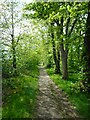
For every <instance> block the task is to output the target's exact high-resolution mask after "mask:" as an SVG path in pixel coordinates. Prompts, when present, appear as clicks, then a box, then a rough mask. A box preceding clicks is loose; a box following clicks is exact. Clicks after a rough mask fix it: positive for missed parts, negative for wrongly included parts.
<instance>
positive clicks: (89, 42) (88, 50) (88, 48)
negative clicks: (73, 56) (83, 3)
mask: <svg viewBox="0 0 90 120" xmlns="http://www.w3.org/2000/svg"><path fill="white" fill-rule="evenodd" d="M84 45H85V56H84V59H85V61H86V63H85V66H86V67H85V76H86V80H87V84H88V85H89V87H88V91H90V2H89V3H88V17H87V23H86V33H85V39H84Z"/></svg>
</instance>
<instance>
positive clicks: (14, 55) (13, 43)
mask: <svg viewBox="0 0 90 120" xmlns="http://www.w3.org/2000/svg"><path fill="white" fill-rule="evenodd" d="M13 13H14V12H13V2H12V34H11V37H12V55H13V62H12V64H13V72H14V74H16V49H15V41H14V22H13V20H14V17H13Z"/></svg>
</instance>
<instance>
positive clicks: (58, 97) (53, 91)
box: [35, 67, 78, 120]
mask: <svg viewBox="0 0 90 120" xmlns="http://www.w3.org/2000/svg"><path fill="white" fill-rule="evenodd" d="M35 117H36V118H38V119H39V118H42V119H44V118H45V120H47V119H51V118H53V119H56V118H58V119H61V118H68V120H69V119H70V118H73V119H77V118H78V115H77V113H76V110H75V108H74V106H72V105H71V103H70V102H69V101H68V99H67V97H66V96H65V94H64V93H63V92H62V90H60V89H59V88H58V87H57V86H56V85H55V83H54V82H53V81H52V80H51V79H50V77H49V76H48V74H47V73H46V70H45V69H44V68H43V67H40V77H39V95H38V97H37V106H36V115H35Z"/></svg>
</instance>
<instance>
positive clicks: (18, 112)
mask: <svg viewBox="0 0 90 120" xmlns="http://www.w3.org/2000/svg"><path fill="white" fill-rule="evenodd" d="M38 75H39V72H38V69H34V71H33V72H30V71H28V70H25V71H24V74H22V75H20V76H18V77H16V78H14V77H13V78H8V79H3V109H2V117H3V118H33V113H34V109H35V102H36V96H37V92H38Z"/></svg>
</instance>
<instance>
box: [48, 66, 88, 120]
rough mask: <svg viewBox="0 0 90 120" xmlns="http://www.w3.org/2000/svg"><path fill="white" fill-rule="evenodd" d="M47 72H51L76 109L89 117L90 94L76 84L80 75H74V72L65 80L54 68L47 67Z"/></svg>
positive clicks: (51, 75)
mask: <svg viewBox="0 0 90 120" xmlns="http://www.w3.org/2000/svg"><path fill="white" fill-rule="evenodd" d="M47 73H48V74H49V76H50V78H51V79H52V80H53V81H54V82H55V83H56V85H58V87H59V88H60V89H62V90H63V91H64V92H65V93H66V94H67V95H68V96H69V100H70V101H71V103H72V104H73V105H74V106H76V109H77V111H78V112H79V113H80V115H81V116H83V117H85V118H88V119H89V118H90V114H89V112H90V111H89V102H88V97H90V96H89V95H87V94H85V93H82V92H80V91H79V88H78V85H77V84H76V83H78V81H79V80H78V75H76V74H75V75H74V74H73V73H72V74H71V75H70V78H69V79H68V80H63V79H62V77H61V76H60V75H57V74H54V69H53V68H50V69H47ZM74 76H75V77H74ZM75 81H76V82H75ZM76 88H77V89H76Z"/></svg>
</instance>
